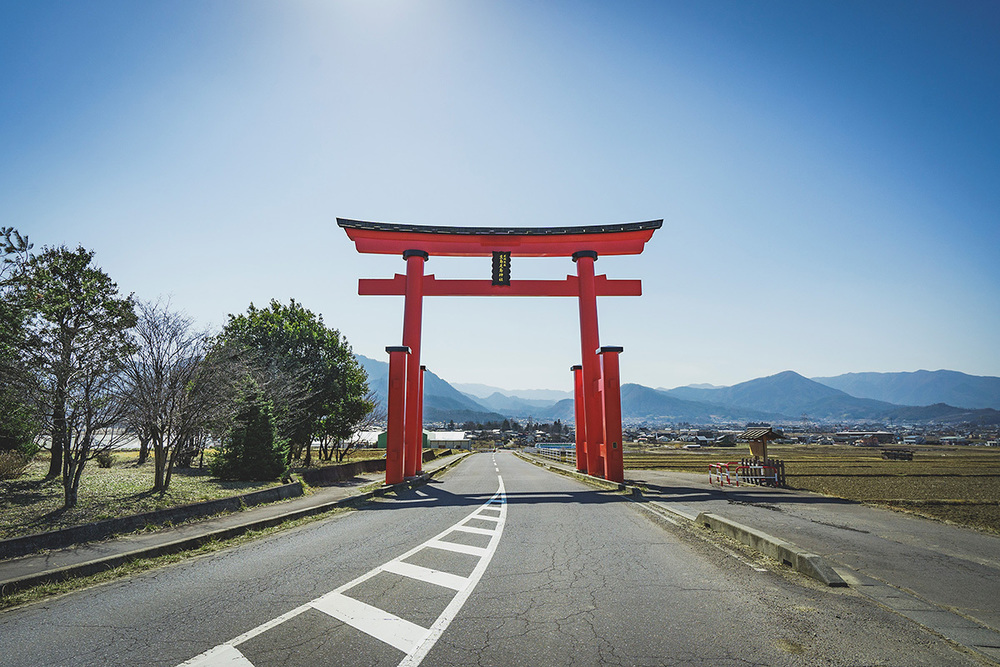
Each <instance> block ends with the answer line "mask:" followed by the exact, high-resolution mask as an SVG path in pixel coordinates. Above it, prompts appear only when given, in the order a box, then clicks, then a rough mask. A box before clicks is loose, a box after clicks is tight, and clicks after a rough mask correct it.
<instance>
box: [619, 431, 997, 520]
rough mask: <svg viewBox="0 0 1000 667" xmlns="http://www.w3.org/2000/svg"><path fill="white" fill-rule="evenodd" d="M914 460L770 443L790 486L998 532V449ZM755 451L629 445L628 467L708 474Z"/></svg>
mask: <svg viewBox="0 0 1000 667" xmlns="http://www.w3.org/2000/svg"><path fill="white" fill-rule="evenodd" d="M908 448H909V449H912V450H914V457H913V460H912V461H886V460H883V459H882V456H881V450H880V449H879V448H877V447H876V448H871V449H867V448H857V447H850V446H846V445H843V446H838V445H830V446H824V445H815V446H814V445H772V446H771V447H770V448H769V449H768V455H769V456H772V457H776V458H778V459H781V460H782V461H784V462H785V472H786V475H787V478H788V485H789V486H790V487H792V488H796V489H803V490H806V491H814V492H816V493H822V494H825V495H829V496H836V497H838V498H845V499H848V500H856V501H860V502H864V503H869V504H874V505H883V506H887V507H891V508H893V509H897V510H901V511H906V512H912V513H914V514H919V515H921V516H926V517H930V518H935V519H940V520H944V521H951V522H954V523H958V524H961V525H965V526H970V527H973V528H977V529H980V530H986V531H990V532H995V533H1000V451H997V450H995V449H989V448H985V447H947V446H921V445H916V446H911V447H908ZM748 455H749V451H748V449H747V448H746V446H738V447H726V448H707V449H703V450H698V451H692V450H673V449H666V448H656V449H652V448H650V449H644V450H639V449H633V450H631V451H630V450H628V449H626V452H625V467H626V468H633V469H641V468H664V469H669V470H679V471H682V472H697V473H704V474H705V475H707V474H708V466H709V464H710V463H717V462H726V461H736V460H739V459H740V458H743V457H745V456H748Z"/></svg>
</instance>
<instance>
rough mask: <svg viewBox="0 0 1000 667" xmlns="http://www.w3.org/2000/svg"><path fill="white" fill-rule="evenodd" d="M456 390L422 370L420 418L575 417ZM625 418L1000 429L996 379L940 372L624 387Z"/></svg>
mask: <svg viewBox="0 0 1000 667" xmlns="http://www.w3.org/2000/svg"><path fill="white" fill-rule="evenodd" d="M356 356H357V358H358V361H359V362H360V363H361V365H362V366H363V367H364V368H365V370H366V371H367V372H368V378H369V380H368V384H369V386H370V387H371V388H372V389H374V390H375V393H376V395H377V396H378V397H379V399H380V400H381V401H382V402H383V405H384V401H385V392H386V387H387V384H388V368H389V365H388V364H387V363H385V362H382V361H375V360H373V359H368V358H367V357H362V356H360V355H356ZM458 387H459V388H461V389H463V390H464V391H460V390H459V388H456V387H455V386H452V385H451V384H449V383H448V382H446V381H445V380H443V379H441V378H440V377H438V376H437V375H434V374H433V373H431V372H430V371H427V374H426V375H425V377H424V420H425V421H428V422H431V421H447V420H454V421H456V422H464V421H470V420H471V421H477V422H484V421H500V420H502V419H503V418H505V417H512V418H516V419H525V418H528V417H532V418H533V419H535V420H541V421H545V420H553V419H560V420H562V421H564V422H572V421H573V420H574V408H573V399H572V395H571V394H570V392H559V391H556V390H519V391H508V390H504V389H501V388H499V387H491V386H488V385H468V384H464V385H458ZM622 416H623V418H624V419H625V420H626V421H629V422H633V423H635V422H645V423H649V424H662V423H677V422H688V423H701V424H709V423H725V422H746V421H770V422H801V421H803V420H809V421H819V422H837V423H847V422H890V423H932V422H933V423H962V422H973V423H983V424H1000V378H996V377H983V376H974V375H967V374H965V373H959V372H956V371H946V370H941V371H916V372H913V373H848V374H846V375H839V376H836V377H828V378H814V379H809V378H806V377H803V376H802V375H799V374H798V373H796V372H794V371H784V372H782V373H778V374H776V375H771V376H768V377H763V378H757V379H754V380H749V381H747V382H742V383H740V384H736V385H733V386H731V387H717V386H713V385H706V384H700V385H689V386H686V387H677V388H674V389H653V388H651V387H645V386H643V385H639V384H625V385H622Z"/></svg>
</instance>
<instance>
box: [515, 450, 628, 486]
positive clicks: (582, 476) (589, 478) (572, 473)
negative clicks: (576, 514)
mask: <svg viewBox="0 0 1000 667" xmlns="http://www.w3.org/2000/svg"><path fill="white" fill-rule="evenodd" d="M514 455H515V456H517V457H518V458H519V459H521V460H522V461H527V462H528V463H531V464H532V465H536V466H538V467H539V468H545V469H546V470H550V471H552V472H554V473H556V474H559V475H563V476H565V477H572V478H573V479H578V480H580V481H581V482H586V483H588V484H592V485H594V486H600V487H603V488H605V489H608V490H609V491H625V492H626V493H627V494H628V495H630V496H636V497H641V496H642V489H640V488H639V487H638V486H634V485H632V484H621V483H619V482H611V481H608V480H606V479H604V478H603V477H594V476H593V475H588V474H587V473H584V472H579V471H577V470H566V469H565V468H560V467H559V466H553V465H549V464H548V463H545V462H544V461H539V460H538V459H535V458H531V457H528V456H525V455H524V454H521V453H520V452H514Z"/></svg>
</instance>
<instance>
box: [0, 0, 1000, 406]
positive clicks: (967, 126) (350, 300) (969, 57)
mask: <svg viewBox="0 0 1000 667" xmlns="http://www.w3.org/2000/svg"><path fill="white" fill-rule="evenodd" d="M998 63H1000V5H997V4H996V3H995V2H974V1H965V0H963V2H959V3H956V2H917V1H911V0H907V1H905V2H889V1H877V2H829V3H820V2H808V3H803V2H781V1H776V0H774V1H767V2H745V1H740V2H648V3H646V2H614V3H612V2H606V3H605V2H546V3H539V2H516V1H515V2H509V1H505V2H467V1H458V0H455V1H445V0H441V1H426V2H389V1H385V0H375V1H372V0H365V1H361V0H358V1H356V2H320V1H318V0H316V1H312V2H301V1H300V2H296V1H293V0H288V1H284V2H280V3H277V2H255V1H253V0H247V1H245V2H238V3H237V2H222V1H198V2H195V1H185V0H180V1H178V0H171V1H169V2H166V1H164V2H157V1H148V2H99V1H94V2H87V3H79V2H68V1H66V2H45V1H33V2H20V1H18V2H9V1H6V0H0V90H2V91H3V92H2V94H0V224H3V225H13V226H15V227H17V228H18V229H20V230H21V231H22V232H26V233H28V234H29V235H30V237H31V239H32V240H33V241H34V242H35V243H36V246H38V247H41V246H42V245H58V244H67V245H75V244H82V245H84V246H86V247H88V248H91V249H94V250H96V252H97V260H98V263H99V264H100V265H101V266H102V267H103V268H104V269H105V270H106V271H107V272H108V273H109V274H110V275H111V276H112V277H113V278H114V279H115V280H116V281H117V282H118V284H119V285H120V287H121V288H122V289H123V290H124V291H126V292H133V291H134V292H135V294H136V296H137V297H139V298H142V299H154V298H157V297H158V296H166V297H169V298H170V299H171V301H172V304H173V306H174V307H175V308H177V309H180V310H184V311H186V312H187V313H189V314H190V315H192V316H193V317H194V318H196V319H197V321H199V322H200V323H202V324H203V325H205V326H219V325H221V324H223V323H224V322H225V320H226V315H227V314H228V313H237V312H242V311H244V310H245V309H246V307H247V306H248V304H249V303H250V302H251V301H252V302H254V303H255V304H257V305H262V304H266V303H267V302H268V301H269V300H270V299H272V298H277V299H280V300H283V301H287V300H288V299H289V298H295V299H296V300H298V301H300V302H302V303H303V304H304V305H305V306H306V307H308V308H310V309H312V310H314V311H316V312H318V313H321V314H322V315H323V316H324V318H325V321H326V322H327V323H328V324H329V325H331V326H333V327H335V328H338V329H339V330H340V331H341V332H342V333H344V334H345V335H346V336H347V338H348V340H349V341H350V343H351V344H352V345H353V347H354V349H355V351H357V352H359V353H361V354H364V355H366V356H369V357H373V358H378V359H382V358H384V357H385V356H386V355H385V353H384V348H385V346H386V345H396V344H399V341H400V335H401V323H402V299H401V298H396V297H364V298H362V297H359V296H357V279H358V278H359V277H389V276H391V275H392V274H393V273H394V272H397V271H398V272H402V271H403V270H404V264H403V260H402V259H401V258H395V257H380V256H373V255H359V254H357V253H356V252H355V251H354V249H353V246H352V245H351V244H350V243H349V241H348V240H347V238H346V235H345V234H344V233H343V231H342V230H340V229H339V228H338V227H337V226H336V223H335V218H336V217H337V216H341V217H350V218H359V219H367V220H380V221H396V222H408V223H414V224H438V225H477V226H479V225H484V226H485V225H489V226H547V225H586V224H598V223H609V222H630V221H638V220H648V219H653V218H663V219H664V226H663V228H662V229H661V230H659V231H658V232H656V234H655V235H654V236H653V240H652V241H651V242H650V243H649V244H648V245H647V248H646V251H645V253H644V254H643V255H641V256H638V257H623V258H618V257H604V258H601V259H599V260H598V263H597V269H598V272H599V273H607V275H608V276H609V277H612V278H641V279H642V281H643V286H644V296H642V297H641V298H605V299H602V300H601V301H600V303H599V311H600V317H601V342H602V344H605V345H621V346H623V347H624V348H625V352H624V354H623V355H622V358H621V363H622V373H623V381H624V382H639V383H641V384H645V385H649V386H654V387H655V386H662V387H673V386H678V385H683V384H688V383H695V382H710V383H714V384H734V383H737V382H741V381H744V380H748V379H751V378H754V377H759V376H763V375H770V374H773V373H777V372H780V371H783V370H787V369H792V370H796V371H798V372H800V373H802V374H804V375H807V376H821V375H837V374H840V373H846V372H853V371H909V370H917V369H920V368H926V369H931V370H934V369H938V368H949V369H954V370H959V371H964V372H967V373H973V374H977V375H1000V354H998V353H997V350H1000V307H998V306H1000V303H998V301H1000V299H998V296H1000V262H998V252H997V251H998V248H1000V231H998V228H1000V225H998V222H1000V220H998V217H1000V216H998V214H1000V122H997V119H998V118H1000V71H998V69H1000V65H998ZM489 270H490V268H489V261H488V260H486V259H468V260H466V259H448V258H432V259H431V261H430V262H429V263H428V265H427V271H428V272H429V273H434V274H436V275H438V276H440V277H463V278H483V279H486V278H488V277H489ZM512 271H513V277H514V279H515V280H516V279H517V278H519V277H521V278H528V277H540V278H560V277H562V276H564V275H566V274H567V273H572V272H573V271H574V265H573V263H572V261H571V260H569V259H565V260H559V259H548V260H531V259H521V260H518V261H515V262H514V264H513V266H512ZM424 315H425V322H424V349H423V360H424V362H425V363H426V365H427V366H428V367H429V368H430V369H431V370H433V371H435V372H436V373H438V374H439V375H441V376H442V377H444V378H446V379H448V380H452V381H456V382H481V383H485V384H492V385H496V386H501V387H506V388H510V389H515V388H529V387H530V388H556V389H569V388H570V386H571V385H570V374H569V370H568V369H569V366H570V365H572V364H574V363H578V356H579V329H578V319H577V317H578V316H577V309H576V304H575V303H574V302H573V301H572V300H571V299H498V298H494V299H472V298H438V299H428V300H427V301H426V302H425V308H424Z"/></svg>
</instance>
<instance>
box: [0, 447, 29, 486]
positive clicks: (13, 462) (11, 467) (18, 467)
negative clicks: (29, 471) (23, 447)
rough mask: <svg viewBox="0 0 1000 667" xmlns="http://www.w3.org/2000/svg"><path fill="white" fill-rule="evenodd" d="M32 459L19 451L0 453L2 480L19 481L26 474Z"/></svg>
mask: <svg viewBox="0 0 1000 667" xmlns="http://www.w3.org/2000/svg"><path fill="white" fill-rule="evenodd" d="M30 461H31V459H30V458H28V457H26V456H24V455H23V454H21V453H20V452H17V451H6V452H3V451H0V479H17V478H18V477H20V476H21V475H23V474H24V469H25V468H27V467H28V463H29V462H30Z"/></svg>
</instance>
